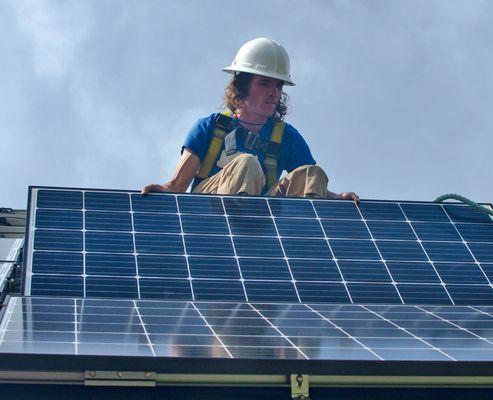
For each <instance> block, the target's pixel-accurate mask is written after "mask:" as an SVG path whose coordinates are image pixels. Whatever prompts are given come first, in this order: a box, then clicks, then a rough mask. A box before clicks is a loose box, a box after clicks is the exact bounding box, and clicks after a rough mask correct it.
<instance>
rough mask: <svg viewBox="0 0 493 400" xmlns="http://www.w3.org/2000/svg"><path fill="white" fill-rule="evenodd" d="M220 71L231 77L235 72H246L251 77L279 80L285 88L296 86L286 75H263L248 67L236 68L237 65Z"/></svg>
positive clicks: (268, 73)
mask: <svg viewBox="0 0 493 400" xmlns="http://www.w3.org/2000/svg"><path fill="white" fill-rule="evenodd" d="M222 71H224V72H227V73H228V74H233V75H234V74H236V73H237V72H247V73H249V74H253V75H261V76H267V77H269V78H275V79H279V80H280V81H283V82H284V83H285V84H286V85H287V86H296V83H294V82H293V81H292V80H291V79H290V78H289V77H287V76H286V75H280V74H275V73H272V72H265V73H263V72H262V71H259V70H258V69H254V68H248V67H243V66H238V65H235V66H233V65H230V66H229V67H226V68H223V69H222Z"/></svg>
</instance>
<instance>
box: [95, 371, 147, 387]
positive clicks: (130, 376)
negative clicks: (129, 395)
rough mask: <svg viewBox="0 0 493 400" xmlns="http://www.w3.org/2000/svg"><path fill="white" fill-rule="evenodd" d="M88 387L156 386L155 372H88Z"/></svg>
mask: <svg viewBox="0 0 493 400" xmlns="http://www.w3.org/2000/svg"><path fill="white" fill-rule="evenodd" d="M85 384H86V386H156V373H155V372H149V371H148V372H140V371H86V372H85Z"/></svg>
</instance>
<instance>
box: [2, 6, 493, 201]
mask: <svg viewBox="0 0 493 400" xmlns="http://www.w3.org/2000/svg"><path fill="white" fill-rule="evenodd" d="M262 36H264V37H269V38H272V39H274V40H276V41H278V42H279V43H281V44H282V45H283V46H284V47H285V48H286V50H287V51H288V53H289V55H290V59H291V76H292V79H293V80H294V81H295V82H296V84H297V85H296V86H295V87H288V88H286V92H287V93H288V95H289V96H290V99H291V102H290V104H291V111H290V113H289V114H288V116H287V118H286V121H287V122H289V123H291V124H292V125H294V126H295V127H296V128H297V129H298V130H299V131H300V132H301V133H302V135H303V136H304V138H305V140H306V141H307V142H308V144H309V146H310V148H311V150H312V153H313V155H314V157H315V159H316V160H317V163H318V164H319V165H320V166H321V167H322V168H324V170H325V171H326V172H327V174H328V176H329V189H330V190H331V191H334V192H342V191H354V192H356V193H358V194H359V195H360V197H362V198H364V199H393V200H425V201H428V200H430V201H431V200H434V199H435V198H436V197H437V196H439V195H441V194H444V193H451V192H452V193H459V194H462V195H464V196H467V197H470V198H471V199H473V200H475V201H480V202H493V168H492V167H491V164H492V158H491V150H492V149H493V48H492V42H493V2H491V1H488V0H484V1H482V0H441V1H437V0H360V1H357V0H340V1H335V0H320V1H315V0H304V1H301V0H297V1H294V0H269V1H265V0H261V1H258V0H249V1H248V2H246V1H245V2H241V3H235V4H234V5H232V3H227V2H224V1H215V0H208V1H205V0H181V1H178V0H174V1H167V0H160V1H157V0H138V1H137V0H136V1H132V0H125V1H124V0H120V1H113V0H111V1H110V0H87V1H42V0H0V50H1V52H0V55H1V62H0V148H1V150H2V151H1V157H0V206H1V207H12V208H26V202H27V188H28V186H29V185H47V186H63V187H78V188H108V189H128V190H130V189H132V190H133V189H140V188H141V187H143V186H145V185H146V184H148V183H162V182H165V181H166V180H168V179H169V178H170V177H171V175H172V173H173V170H174V166H175V165H176V163H177V161H178V159H179V154H180V148H181V145H182V142H183V139H184V137H185V135H186V134H187V132H188V131H189V129H190V127H191V126H192V124H193V123H194V122H195V121H196V120H197V119H198V118H200V117H204V116H207V115H209V114H211V113H213V112H217V111H219V110H220V109H221V108H220V107H221V104H222V95H223V90H224V87H225V86H226V84H227V80H228V78H229V75H227V74H225V73H224V72H222V71H221V68H223V67H225V66H227V65H229V64H230V63H231V61H232V60H233V58H234V56H235V54H236V51H237V50H238V49H239V47H240V46H241V45H242V44H243V43H245V42H246V41H248V40H251V39H253V38H256V37H262Z"/></svg>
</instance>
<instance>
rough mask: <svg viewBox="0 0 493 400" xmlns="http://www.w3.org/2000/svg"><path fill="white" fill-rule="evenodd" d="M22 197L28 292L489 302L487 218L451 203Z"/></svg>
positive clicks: (66, 193) (114, 194)
mask: <svg viewBox="0 0 493 400" xmlns="http://www.w3.org/2000/svg"><path fill="white" fill-rule="evenodd" d="M31 193H32V196H31V204H30V214H31V218H30V226H29V229H28V232H29V237H28V243H29V245H28V248H27V249H26V253H27V257H26V268H25V276H24V294H26V295H56V296H75V297H79V296H80V297H103V298H111V297H116V298H119V297H125V298H136V299H146V298H152V299H162V300H172V299H175V300H191V301H193V300H197V299H207V300H208V301H214V300H215V299H217V300H220V301H224V300H225V299H229V300H231V301H247V300H248V301H261V302H283V301H284V302H297V301H298V302H300V301H301V302H307V301H313V302H321V303H325V302H327V303H334V302H344V303H360V302H365V303H389V304H401V303H405V304H468V303H467V302H468V301H470V302H471V304H474V305H478V304H479V305H488V304H493V299H492V294H493V288H492V285H491V284H492V281H491V279H492V275H493V272H492V271H493V267H491V265H493V220H492V219H491V218H490V217H488V216H485V215H483V214H481V213H478V211H477V210H475V209H473V208H471V207H469V206H466V205H462V204H436V203H424V202H420V203H418V202H388V201H362V202H361V203H360V204H359V206H356V205H355V203H353V202H346V201H333V200H320V199H316V200H313V199H285V198H255V197H235V196H207V195H193V194H178V195H176V194H167V193H163V194H150V195H147V196H141V195H140V194H138V193H134V192H122V191H106V190H100V191H98V190H76V189H56V188H53V189H50V188H39V189H38V188H33V189H31ZM449 288H450V289H449ZM474 293H477V294H478V295H477V296H476V297H474ZM252 299H253V300H252Z"/></svg>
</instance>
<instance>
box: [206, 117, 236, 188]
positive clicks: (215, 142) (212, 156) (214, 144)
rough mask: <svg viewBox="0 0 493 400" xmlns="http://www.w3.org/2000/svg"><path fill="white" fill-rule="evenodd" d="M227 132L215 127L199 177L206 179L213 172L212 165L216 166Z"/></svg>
mask: <svg viewBox="0 0 493 400" xmlns="http://www.w3.org/2000/svg"><path fill="white" fill-rule="evenodd" d="M221 114H222V115H224V116H226V117H231V115H232V114H233V113H232V112H231V111H223V112H222V113H221ZM226 133H227V132H226V131H224V130H223V129H221V128H220V127H218V126H217V125H216V126H215V127H214V132H213V136H212V140H211V143H210V144H209V148H208V149H207V153H206V155H205V158H204V161H203V162H202V165H201V166H200V169H199V173H198V174H197V176H198V177H199V178H202V179H205V178H208V177H209V175H210V174H211V171H212V167H213V166H214V161H216V159H217V156H218V155H219V152H220V151H221V147H222V146H223V143H224V137H225V136H226Z"/></svg>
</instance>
